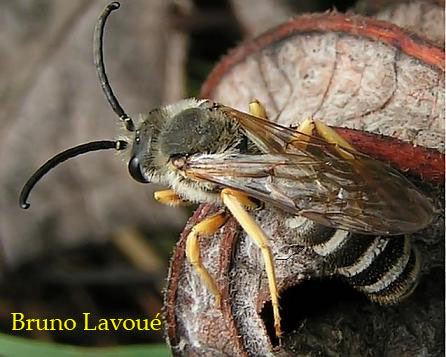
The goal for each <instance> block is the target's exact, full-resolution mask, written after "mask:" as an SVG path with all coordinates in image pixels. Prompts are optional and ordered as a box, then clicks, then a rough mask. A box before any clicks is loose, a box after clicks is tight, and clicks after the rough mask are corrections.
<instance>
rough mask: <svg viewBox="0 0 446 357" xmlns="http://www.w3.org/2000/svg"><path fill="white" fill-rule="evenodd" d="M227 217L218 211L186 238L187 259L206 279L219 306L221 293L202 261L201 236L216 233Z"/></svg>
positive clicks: (193, 229)
mask: <svg viewBox="0 0 446 357" xmlns="http://www.w3.org/2000/svg"><path fill="white" fill-rule="evenodd" d="M227 218H228V217H227V215H226V214H225V213H224V212H219V213H216V214H214V215H212V216H210V217H208V218H206V219H204V220H203V221H201V222H200V223H198V224H197V225H195V226H194V227H193V228H192V230H191V231H190V233H189V234H188V236H187V238H186V257H187V260H188V261H189V262H190V263H191V264H192V266H193V267H194V269H195V271H196V272H197V274H198V275H199V276H200V278H201V280H203V281H204V283H205V284H206V286H207V288H208V289H209V291H210V292H211V293H212V294H213V295H214V297H215V302H216V304H217V306H218V307H219V306H220V304H221V295H220V292H219V291H218V288H217V284H216V283H215V280H214V279H213V278H212V276H211V275H210V274H209V272H208V271H207V269H206V268H205V267H204V266H203V263H202V261H201V256H200V242H199V238H200V237H202V236H209V235H211V234H213V233H215V232H216V231H217V230H218V229H219V228H220V227H221V226H222V225H223V224H225V222H226V220H227Z"/></svg>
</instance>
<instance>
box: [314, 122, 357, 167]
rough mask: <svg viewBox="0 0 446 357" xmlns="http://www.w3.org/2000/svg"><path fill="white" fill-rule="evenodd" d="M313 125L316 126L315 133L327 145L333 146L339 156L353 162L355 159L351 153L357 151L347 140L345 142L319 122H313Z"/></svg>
mask: <svg viewBox="0 0 446 357" xmlns="http://www.w3.org/2000/svg"><path fill="white" fill-rule="evenodd" d="M314 124H315V126H316V130H317V133H318V134H319V135H320V136H321V137H322V138H324V139H325V140H326V141H327V142H329V143H332V144H335V148H336V151H337V152H338V153H339V155H341V156H342V157H343V158H344V159H348V160H353V159H354V158H355V155H353V154H352V153H355V152H357V151H356V150H355V148H354V147H353V146H351V145H350V143H349V142H348V141H347V140H345V139H344V138H343V137H341V136H340V135H339V134H338V133H337V132H336V131H334V130H333V129H332V128H330V127H329V126H327V125H325V124H324V123H322V122H321V121H319V120H315V121H314ZM345 149H347V150H345Z"/></svg>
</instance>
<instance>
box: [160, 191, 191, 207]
mask: <svg viewBox="0 0 446 357" xmlns="http://www.w3.org/2000/svg"><path fill="white" fill-rule="evenodd" d="M153 197H154V198H155V200H156V201H158V202H159V203H162V204H164V205H168V206H183V205H186V204H188V202H187V201H185V200H183V199H182V198H181V197H180V196H178V195H177V193H176V192H175V191H174V190H162V191H156V192H154V193H153Z"/></svg>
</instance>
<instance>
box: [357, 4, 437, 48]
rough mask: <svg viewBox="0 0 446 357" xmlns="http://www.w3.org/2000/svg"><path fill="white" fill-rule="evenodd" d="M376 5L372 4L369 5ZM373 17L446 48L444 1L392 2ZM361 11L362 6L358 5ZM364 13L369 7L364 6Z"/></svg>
mask: <svg viewBox="0 0 446 357" xmlns="http://www.w3.org/2000/svg"><path fill="white" fill-rule="evenodd" d="M373 4H376V2H372V3H371V2H370V1H369V4H368V5H372V6H373ZM385 5H386V6H384V7H382V8H381V9H379V11H376V12H375V13H374V14H373V15H374V17H376V18H377V19H379V20H385V21H388V22H391V23H394V24H395V25H398V26H401V27H404V28H405V29H407V30H410V31H414V32H416V33H418V34H420V35H423V36H425V37H427V38H429V39H431V40H432V41H435V42H436V43H438V44H439V45H442V46H444V1H436V2H435V1H432V0H416V1H413V0H410V1H409V0H406V1H391V2H388V3H386V4H385ZM358 7H359V9H360V8H361V5H359V4H358ZM362 7H363V11H366V9H367V6H366V4H363V6H362Z"/></svg>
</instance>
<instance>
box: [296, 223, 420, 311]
mask: <svg viewBox="0 0 446 357" xmlns="http://www.w3.org/2000/svg"><path fill="white" fill-rule="evenodd" d="M296 221H299V222H300V224H298V226H294V227H293V228H298V229H297V230H296V231H297V232H298V238H299V240H300V241H301V242H302V243H303V244H304V245H306V246H310V247H311V248H312V249H313V250H314V252H316V253H317V254H318V255H320V256H323V257H325V258H326V260H327V262H328V264H329V266H330V271H331V272H332V273H334V274H336V275H339V276H342V277H343V278H344V279H345V280H347V282H348V283H349V284H351V285H352V286H353V287H354V288H355V289H357V290H359V291H362V292H363V293H365V294H366V295H367V296H368V298H369V299H370V300H372V301H375V302H378V303H380V304H392V303H396V302H399V301H401V300H402V299H403V298H405V297H407V296H408V295H410V294H411V293H412V292H413V290H414V289H415V287H416V285H417V282H418V275H419V270H420V259H419V256H418V253H417V251H416V249H415V248H414V247H412V246H411V244H410V238H409V237H408V236H392V237H380V236H368V235H360V234H354V233H350V232H347V231H343V230H335V229H332V228H327V227H324V226H321V225H318V224H316V223H314V222H312V221H309V220H307V219H304V218H300V219H298V220H296Z"/></svg>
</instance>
